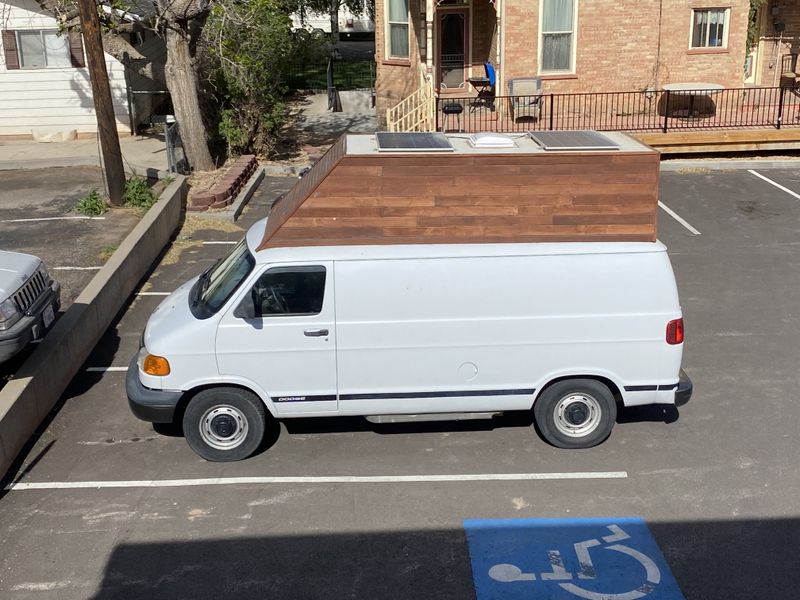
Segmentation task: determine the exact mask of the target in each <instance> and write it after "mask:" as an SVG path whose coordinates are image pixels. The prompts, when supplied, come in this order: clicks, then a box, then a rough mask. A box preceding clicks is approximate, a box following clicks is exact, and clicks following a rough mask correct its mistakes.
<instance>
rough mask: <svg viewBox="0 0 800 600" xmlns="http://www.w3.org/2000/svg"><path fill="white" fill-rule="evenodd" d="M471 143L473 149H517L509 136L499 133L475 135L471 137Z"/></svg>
mask: <svg viewBox="0 0 800 600" xmlns="http://www.w3.org/2000/svg"><path fill="white" fill-rule="evenodd" d="M469 143H470V144H471V145H472V147H473V148H516V147H517V144H516V143H514V140H512V139H511V138H510V137H508V136H507V135H501V134H499V133H473V134H472V135H471V136H469Z"/></svg>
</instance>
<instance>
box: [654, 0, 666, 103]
mask: <svg viewBox="0 0 800 600" xmlns="http://www.w3.org/2000/svg"><path fill="white" fill-rule="evenodd" d="M663 8H664V0H658V42H657V45H656V67H655V84H654V86H653V87H654V88H655V89H658V88H659V83H660V79H661V78H660V77H659V75H660V74H661V15H662V10H663Z"/></svg>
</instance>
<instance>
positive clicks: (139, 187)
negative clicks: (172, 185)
mask: <svg viewBox="0 0 800 600" xmlns="http://www.w3.org/2000/svg"><path fill="white" fill-rule="evenodd" d="M122 199H123V201H124V202H125V206H133V207H136V208H150V207H151V206H153V204H155V203H156V201H157V200H158V198H157V197H156V195H155V194H154V193H153V190H151V189H150V186H148V185H147V180H145V179H144V178H143V177H136V176H133V177H131V178H130V179H129V180H128V181H126V182H125V191H124V192H123V193H122Z"/></svg>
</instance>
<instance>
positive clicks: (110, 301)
mask: <svg viewBox="0 0 800 600" xmlns="http://www.w3.org/2000/svg"><path fill="white" fill-rule="evenodd" d="M185 200H186V179H185V178H184V177H183V176H180V175H178V176H177V177H176V179H175V181H173V182H172V183H171V184H170V185H169V186H168V187H167V189H166V190H164V192H163V193H162V194H161V198H160V199H159V201H158V202H157V203H156V204H155V205H154V206H153V207H152V208H151V209H150V210H149V211H147V214H146V215H145V216H144V217H143V218H142V220H141V221H140V222H139V224H138V225H137V226H136V227H135V228H134V230H133V231H132V232H131V233H130V234H128V237H126V238H125V240H124V241H123V242H122V244H120V246H119V248H118V249H117V251H116V252H114V254H113V256H112V257H111V258H110V259H109V261H108V262H107V263H106V264H105V266H104V267H103V268H102V269H100V271H98V273H97V275H95V277H94V278H93V279H92V281H91V282H89V285H87V286H86V288H85V289H84V290H83V292H81V294H80V296H78V298H77V299H76V300H75V303H74V304H73V305H72V306H70V307H69V309H67V311H66V313H64V314H63V315H62V316H61V318H60V319H59V320H58V322H56V324H55V325H54V326H53V328H52V329H51V330H50V331H49V332H48V333H47V336H46V337H45V339H44V341H42V343H41V344H39V346H38V347H37V348H36V350H35V351H34V352H33V353H32V354H31V356H30V357H29V358H28V360H26V361H25V363H24V364H23V365H22V367H20V369H19V370H18V371H17V374H16V375H15V377H14V379H13V380H12V381H10V382H8V383H7V384H6V385H5V387H4V388H3V389H2V390H0V478H2V477H3V476H4V475H5V474H6V471H7V470H8V468H9V467H10V466H11V464H12V463H13V462H14V460H15V458H16V457H17V455H18V454H19V452H20V450H21V449H22V448H23V446H24V445H25V443H26V442H27V441H28V439H29V438H30V436H31V435H32V434H33V433H34V431H36V428H37V427H38V426H39V424H40V423H41V422H42V421H43V420H44V418H45V417H46V416H47V415H48V414H49V412H50V411H51V410H52V409H53V407H54V406H55V405H56V403H57V402H58V399H59V398H60V397H61V394H62V393H63V392H64V390H65V389H66V387H67V385H68V384H69V382H70V381H71V380H72V378H73V377H74V376H75V374H76V373H77V372H78V369H80V367H81V365H83V363H84V361H85V360H86V359H87V358H88V356H89V353H90V352H91V351H92V349H93V348H94V346H95V344H97V342H98V340H99V339H100V337H101V336H102V335H103V333H105V331H106V329H107V328H108V326H109V325H110V324H111V322H112V321H113V319H114V317H115V316H116V314H117V313H118V312H119V310H120V309H121V308H122V307H123V306H124V304H125V303H126V302H127V301H128V298H129V297H130V295H131V293H132V292H133V291H134V290H135V289H136V287H137V285H138V284H139V282H140V281H141V279H142V278H143V277H144V275H145V273H147V271H148V270H149V269H150V267H151V265H152V264H153V262H154V261H155V259H156V258H157V257H158V255H159V254H160V253H161V251H162V250H163V249H164V247H165V246H166V245H167V243H168V242H169V239H170V237H171V236H172V234H173V232H174V231H175V229H176V227H177V226H178V222H179V221H180V215H181V208H182V206H183V204H184V203H185Z"/></svg>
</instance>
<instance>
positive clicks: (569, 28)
mask: <svg viewBox="0 0 800 600" xmlns="http://www.w3.org/2000/svg"><path fill="white" fill-rule="evenodd" d="M577 2H578V0H541V15H542V17H541V19H542V26H541V31H540V36H539V37H540V39H539V48H540V53H541V59H540V62H539V64H540V65H541V66H540V71H542V72H547V71H551V72H571V71H572V70H573V54H574V44H575V8H576V7H577Z"/></svg>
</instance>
